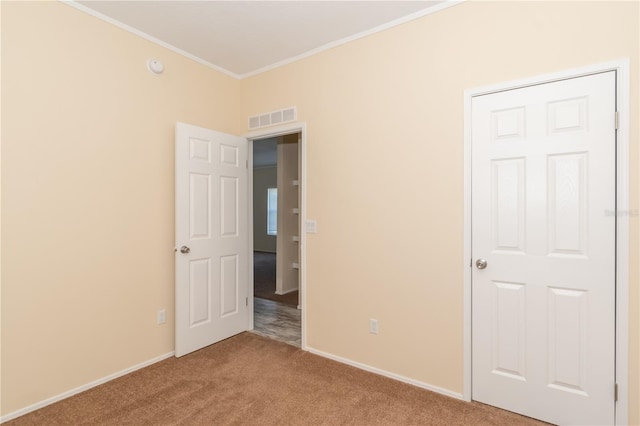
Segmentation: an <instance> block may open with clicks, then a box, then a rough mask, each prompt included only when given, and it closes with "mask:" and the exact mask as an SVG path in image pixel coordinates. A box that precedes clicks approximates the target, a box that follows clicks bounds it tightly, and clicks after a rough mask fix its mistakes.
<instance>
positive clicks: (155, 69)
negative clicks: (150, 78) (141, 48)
mask: <svg viewBox="0 0 640 426" xmlns="http://www.w3.org/2000/svg"><path fill="white" fill-rule="evenodd" d="M147 68H148V69H149V71H151V72H152V73H154V74H162V73H163V72H164V65H162V62H160V61H159V60H157V59H149V60H148V61H147Z"/></svg>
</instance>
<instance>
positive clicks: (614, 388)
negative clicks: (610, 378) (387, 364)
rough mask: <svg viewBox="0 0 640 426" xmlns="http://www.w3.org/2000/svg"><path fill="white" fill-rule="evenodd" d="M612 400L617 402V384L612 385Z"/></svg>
mask: <svg viewBox="0 0 640 426" xmlns="http://www.w3.org/2000/svg"><path fill="white" fill-rule="evenodd" d="M613 400H614V401H615V402H618V384H617V383H616V384H615V385H613Z"/></svg>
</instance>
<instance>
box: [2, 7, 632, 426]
mask: <svg viewBox="0 0 640 426" xmlns="http://www.w3.org/2000/svg"><path fill="white" fill-rule="evenodd" d="M638 14H639V9H638V3H637V2H624V3H614V2H567V3H564V2H536V3H523V2H487V3H476V2H467V3H463V4H461V5H458V6H455V7H452V8H449V9H446V10H444V11H442V12H439V13H436V14H433V15H430V16H427V17H424V18H422V19H419V20H417V21H414V22H411V23H408V24H405V25H402V26H400V27H396V28H393V29H391V30H388V31H385V32H383V33H380V34H377V35H374V36H370V37H368V38H365V39H362V40H358V41H355V42H352V43H349V44H347V45H344V46H341V47H338V48H335V49H332V50H330V51H327V52H324V53H321V54H318V55H315V56H313V57H309V58H307V59H304V60H301V61H299V62H296V63H294V64H291V65H288V66H285V67H282V68H279V69H277V70H274V71H271V72H268V73H265V74H262V75H260V76H256V77H253V78H250V79H247V80H243V81H236V80H233V79H231V78H228V77H226V76H224V75H221V74H219V73H217V72H215V71H212V70H210V69H208V68H205V67H203V66H201V65H198V64H196V63H193V62H191V61H189V60H187V59H184V58H183V57H180V56H178V55H176V54H173V53H171V52H169V51H167V50H165V49H163V48H160V47H158V46H156V45H153V44H151V43H148V42H146V41H144V40H142V39H139V38H137V37H135V36H133V35H131V34H128V33H126V32H124V31H122V30H119V29H117V28H115V27H113V26H111V25H108V24H106V23H104V22H101V21H99V20H97V19H95V18H92V17H90V16H87V15H85V14H83V13H81V12H79V11H76V10H75V9H72V8H70V7H68V6H65V5H63V4H60V3H57V2H55V3H27V2H23V3H8V2H2V18H1V19H2V22H1V25H2V75H1V78H2V135H1V136H2V211H1V215H2V231H3V233H2V247H1V250H2V256H3V257H2V263H3V265H2V266H3V268H2V296H3V297H2V383H1V388H2V414H7V413H10V412H12V411H14V410H17V409H20V408H23V407H25V406H27V405H29V404H33V403H36V402H39V401H41V400H43V399H45V398H49V397H51V396H54V395H56V394H59V393H61V392H64V391H68V390H70V389H72V388H74V387H76V386H80V385H84V384H86V383H88V382H91V381H92V380H96V379H98V378H101V377H104V376H106V375H108V374H111V373H114V372H117V371H120V370H122V369H123V368H126V367H130V366H132V365H135V364H137V363H139V362H142V361H145V360H148V359H150V358H153V357H156V356H159V355H162V354H165V353H167V352H170V351H171V350H173V273H174V271H173V252H172V249H173V239H174V236H173V201H174V199H173V128H174V124H175V122H176V121H186V122H190V123H193V124H196V125H200V126H204V127H210V128H213V129H216V130H221V131H225V132H228V133H234V134H241V133H243V132H244V131H245V130H246V129H244V128H243V126H241V124H240V123H245V118H246V117H247V116H249V115H252V114H255V113H259V112H263V111H272V110H275V109H279V108H281V107H283V106H289V105H297V106H298V113H299V119H300V120H301V121H305V122H307V129H308V133H307V146H308V155H307V161H308V163H307V172H308V187H307V190H308V216H309V217H310V218H313V219H317V220H318V229H319V232H318V233H317V234H313V235H309V238H308V247H307V249H308V257H307V262H308V264H307V266H308V271H307V283H308V299H307V301H308V313H307V315H308V330H307V331H308V334H307V338H308V343H309V345H310V346H311V347H313V348H316V349H319V350H322V351H326V352H329V353H331V354H334V355H337V356H342V357H346V358H349V359H352V360H354V361H358V362H362V363H365V364H368V365H371V366H374V367H378V368H381V369H384V370H387V371H390V372H393V373H396V374H400V375H403V376H406V377H409V378H412V379H414V380H418V381H422V382H425V383H429V384H431V385H434V386H439V387H441V388H444V389H447V390H450V391H453V392H461V391H462V379H463V378H462V374H463V373H462V357H463V351H462V326H463V325H462V318H463V312H462V310H463V308H462V270H463V269H462V268H463V265H462V263H463V248H462V232H463V231H462V230H463V203H462V191H463V164H462V158H463V144H462V141H463V108H462V99H463V91H464V90H465V89H468V88H474V87H477V86H482V85H487V84H492V83H497V82H501V81H505V80H511V79H516V78H524V77H529V76H534V75H537V74H541V73H547V72H553V71H559V70H564V69H568V68H573V67H579V66H583V65H587V64H591V63H597V62H602V61H608V60H612V59H617V58H621V57H630V58H631V73H632V76H634V78H633V80H632V87H631V94H632V98H631V111H630V113H631V117H636V118H637V117H638V115H639V112H640V111H639V109H638V91H639V87H638V77H637V76H638V71H639V68H638V65H639V63H638V60H639V57H638V56H639V54H638V51H639V44H638V39H639V37H638V35H639V34H638V25H639V23H638ZM149 57H157V58H158V59H161V60H162V61H163V62H164V63H165V66H166V72H165V74H163V75H162V76H154V75H152V74H150V73H149V72H148V71H146V69H145V65H144V64H145V61H146V60H147V58H149ZM239 94H240V95H241V98H240V100H238V96H237V95H239ZM639 156H640V153H639V150H638V122H637V120H634V121H633V122H632V128H631V164H632V168H631V171H632V176H631V180H632V182H631V185H632V187H631V190H632V206H631V207H632V209H638V194H639V193H640V188H639V185H638V164H639ZM381 170H384V172H383V173H381ZM639 220H640V219H639V218H638V217H637V216H635V217H632V218H631V226H632V231H631V232H632V234H631V256H632V257H631V258H632V262H631V265H630V266H631V301H630V303H631V321H630V324H629V333H630V339H631V348H630V362H631V367H630V370H631V374H630V382H631V404H630V407H631V420H632V422H633V423H636V424H637V423H640V414H639V412H638V410H639V408H638V407H639V406H640V403H638V401H639V400H640V396H639V395H640V392H639V385H640V368H639V359H640V352H639V349H638V345H639V342H640V337H639V333H640V324H639V323H640V318H639V313H640V309H639V304H640V294H639V293H640V292H639V291H638V290H639V270H638V268H639V266H638V264H639V263H640V262H638V257H639V251H638V241H639V239H640V229H639V228H640V227H639V224H638V221H639ZM336 294H340V297H339V298H336V297H335V295H336ZM160 308H167V312H168V319H169V321H168V323H167V325H165V326H157V325H156V324H155V314H156V311H157V310H158V309H160ZM372 317H374V318H377V319H378V320H379V321H380V334H378V335H376V336H374V335H371V334H369V333H368V318H372Z"/></svg>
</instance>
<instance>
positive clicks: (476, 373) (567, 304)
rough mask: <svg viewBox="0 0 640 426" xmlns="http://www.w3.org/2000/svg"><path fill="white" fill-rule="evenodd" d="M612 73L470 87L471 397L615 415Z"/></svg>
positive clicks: (583, 419) (556, 413)
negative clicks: (498, 88)
mask: <svg viewBox="0 0 640 426" xmlns="http://www.w3.org/2000/svg"><path fill="white" fill-rule="evenodd" d="M615 84H616V83H615V73H614V72H608V73H601V74H595V75H590V76H585V77H580V78H573V79H568V80H563V81H558V82H553V83H547V84H541V85H536V86H529V87H523V88H520V89H515V90H509V91H504V92H499V93H493V94H488V95H483V96H477V97H474V98H473V100H472V253H473V258H474V259H479V258H483V259H485V260H486V261H487V265H488V266H487V267H486V269H478V268H477V267H475V266H474V267H473V272H472V321H473V327H472V334H473V336H472V345H473V363H472V364H473V365H472V367H473V373H472V374H473V379H472V380H473V382H472V383H473V384H472V394H473V399H475V400H478V401H481V402H485V403H488V404H491V405H495V406H498V407H502V408H505V409H508V410H511V411H516V412H519V413H522V414H525V415H527V416H531V417H535V418H538V419H541V420H545V421H549V422H552V423H558V424H613V422H614V417H613V416H614V408H615V403H614V395H613V389H614V366H615V365H614V361H615V360H614V349H615V218H614V217H612V216H611V215H607V214H606V212H607V211H614V210H615V152H616V151H615V128H614V112H615Z"/></svg>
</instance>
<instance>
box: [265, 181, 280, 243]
mask: <svg viewBox="0 0 640 426" xmlns="http://www.w3.org/2000/svg"><path fill="white" fill-rule="evenodd" d="M277 234H278V188H267V235H277Z"/></svg>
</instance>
